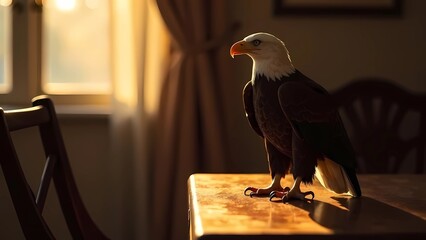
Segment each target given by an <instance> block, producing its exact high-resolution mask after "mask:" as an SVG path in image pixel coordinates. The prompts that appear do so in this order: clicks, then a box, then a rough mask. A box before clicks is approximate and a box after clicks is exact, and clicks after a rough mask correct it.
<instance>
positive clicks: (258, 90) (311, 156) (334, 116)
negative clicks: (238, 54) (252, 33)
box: [244, 71, 341, 183]
mask: <svg viewBox="0 0 426 240" xmlns="http://www.w3.org/2000/svg"><path fill="white" fill-rule="evenodd" d="M288 83H291V84H292V83H296V84H298V85H302V86H304V87H306V88H307V89H310V90H311V91H312V92H314V93H315V95H311V94H309V95H306V96H297V95H298V94H301V95H303V94H304V92H290V93H287V95H291V96H288V99H290V100H291V101H289V102H283V101H284V99H283V97H282V96H280V94H279V93H280V91H281V92H282V89H283V88H284V87H283V85H287V86H290V84H288ZM312 96H314V98H318V97H321V98H322V99H321V100H322V101H324V99H326V100H325V101H326V102H327V103H330V102H331V101H330V100H329V98H330V96H329V94H328V93H327V91H326V90H325V89H323V88H322V87H321V86H320V85H318V84H317V83H315V82H314V81H312V80H311V79H309V78H308V77H306V76H304V75H303V74H302V73H301V72H299V71H296V72H295V73H293V74H291V75H290V76H288V77H282V78H281V79H275V80H271V79H267V78H266V77H264V76H263V75H262V76H259V75H258V76H256V78H255V80H254V83H253V82H252V81H250V82H249V83H248V84H247V85H246V87H245V89H244V101H245V105H246V106H245V107H246V113H247V117H248V118H249V121H250V124H251V126H252V127H253V128H254V129H255V131H256V132H257V133H258V134H259V135H260V136H261V137H263V138H264V141H265V147H266V151H267V153H268V161H269V168H270V173H271V175H272V177H273V176H274V175H275V173H280V174H282V175H285V174H287V173H288V172H289V170H290V168H291V167H293V168H292V172H293V175H294V177H298V176H300V177H302V178H303V182H305V183H310V182H312V179H313V177H314V174H315V166H316V165H317V160H318V159H321V158H322V157H323V156H326V155H327V153H326V152H324V151H322V150H323V149H316V148H315V147H314V146H311V145H310V144H309V143H307V142H306V141H304V139H302V137H300V133H299V134H297V133H296V131H295V129H294V128H295V126H294V125H295V124H294V123H293V124H292V123H291V122H290V121H289V120H288V119H294V120H296V122H300V123H303V122H306V123H313V122H316V121H321V122H326V123H327V124H329V125H330V126H335V128H336V129H338V128H339V127H340V126H341V125H340V118H339V116H338V113H337V111H336V110H335V109H334V110H333V109H332V108H330V106H331V104H327V105H324V106H317V109H316V110H320V111H310V109H307V108H304V103H305V102H309V101H312V100H314V99H309V98H311V97H312ZM294 99H301V100H302V101H300V102H294V101H293V100H294ZM303 100H305V101H303ZM295 104H296V105H295ZM298 105H299V106H298ZM324 107H325V108H327V109H321V108H324ZM285 112H286V113H287V114H291V116H286V113H285ZM318 113H320V114H318ZM299 115H300V116H299ZM294 158H297V161H293V159H294Z"/></svg>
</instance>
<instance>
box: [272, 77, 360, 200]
mask: <svg viewBox="0 0 426 240" xmlns="http://www.w3.org/2000/svg"><path fill="white" fill-rule="evenodd" d="M278 96H279V101H280V105H281V109H282V111H283V112H284V114H285V116H286V118H287V120H288V121H289V122H290V124H291V126H292V128H293V131H294V133H295V134H296V137H297V138H298V139H300V141H299V142H300V144H301V145H305V146H307V147H309V148H310V149H309V151H314V152H316V153H317V156H318V162H317V163H318V165H317V167H316V174H315V176H316V177H317V178H318V180H319V181H320V182H321V183H322V184H323V185H324V186H325V187H326V188H328V189H330V190H333V191H335V192H337V193H346V192H350V193H351V194H352V195H353V196H360V195H361V189H360V187H359V183H358V180H357V177H356V174H355V166H356V160H355V154H354V152H353V150H352V145H351V143H350V141H349V139H348V137H347V134H346V130H345V128H344V126H343V124H342V121H341V119H340V116H339V114H338V112H337V108H336V107H335V105H334V104H333V101H332V99H331V96H330V95H329V94H328V93H327V91H325V90H324V89H323V88H322V87H320V86H319V85H318V84H316V83H314V82H313V81H291V82H287V83H284V84H283V85H282V86H281V87H280V88H279V92H278ZM293 142H294V141H293ZM296 143H298V142H297V141H296ZM301 147H303V146H301ZM297 148H298V146H293V149H297ZM307 151H308V149H307ZM294 158H297V156H294ZM302 160H303V159H302ZM293 161H298V159H294V160H293ZM308 162H312V161H308ZM295 165H296V163H295ZM301 167H304V166H301ZM308 167H309V166H308ZM310 167H313V166H310Z"/></svg>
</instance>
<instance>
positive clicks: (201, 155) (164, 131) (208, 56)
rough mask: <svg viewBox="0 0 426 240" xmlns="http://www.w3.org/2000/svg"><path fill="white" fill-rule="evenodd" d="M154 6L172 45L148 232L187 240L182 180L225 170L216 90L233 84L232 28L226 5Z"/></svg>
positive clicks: (168, 1) (219, 0)
mask: <svg viewBox="0 0 426 240" xmlns="http://www.w3.org/2000/svg"><path fill="white" fill-rule="evenodd" d="M157 4H158V8H159V10H160V13H161V16H162V17H163V20H164V22H165V24H166V26H167V28H168V30H169V31H170V34H171V37H172V39H173V41H172V42H171V45H170V63H169V65H168V66H164V69H165V70H166V71H167V76H166V77H165V80H164V83H163V87H162V92H161V99H160V108H159V115H158V119H157V121H156V129H157V132H156V142H155V153H156V154H155V158H154V160H155V161H154V162H153V163H152V168H151V169H152V173H151V174H152V175H151V179H152V185H151V187H153V190H152V191H151V192H152V199H151V201H152V202H151V204H152V208H150V209H151V212H150V217H151V218H152V224H153V225H152V227H151V228H150V229H151V230H152V231H153V236H155V239H160V240H170V239H187V238H188V212H187V210H188V202H187V185H186V181H187V179H188V177H189V176H190V175H191V174H192V173H196V172H224V171H226V163H225V161H226V156H227V152H228V150H227V146H228V144H227V142H226V141H227V137H226V132H225V126H224V125H225V123H224V121H225V119H224V118H223V114H224V109H223V105H224V104H225V103H224V102H222V99H223V97H222V96H221V91H220V89H221V88H223V87H224V86H223V85H222V84H226V82H227V81H231V80H230V79H229V77H228V74H226V73H227V70H226V69H227V66H226V63H227V62H229V59H230V57H229V42H230V41H231V37H232V33H233V32H234V31H235V30H236V28H237V25H236V24H230V23H229V21H228V18H227V16H226V10H227V9H226V6H227V1H226V0H210V1H205V0H203V1H200V0H187V1H181V0H157Z"/></svg>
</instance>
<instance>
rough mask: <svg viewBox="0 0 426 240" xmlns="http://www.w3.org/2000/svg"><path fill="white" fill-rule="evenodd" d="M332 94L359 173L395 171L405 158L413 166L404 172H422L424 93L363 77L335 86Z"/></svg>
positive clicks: (425, 115) (425, 142)
mask: <svg viewBox="0 0 426 240" xmlns="http://www.w3.org/2000/svg"><path fill="white" fill-rule="evenodd" d="M333 97H334V98H335V101H336V103H337V104H338V105H339V110H340V113H341V115H342V118H343V121H344V124H345V126H346V127H347V129H348V132H349V137H350V139H351V141H352V144H353V146H354V149H355V152H356V154H357V157H358V168H359V172H360V173H398V172H400V170H401V168H402V166H403V164H404V161H408V159H409V158H410V159H411V160H413V162H414V163H413V164H412V165H414V166H412V168H411V169H412V171H411V170H409V171H408V172H411V173H422V172H424V163H425V161H426V153H425V145H426V95H424V94H423V95H422V94H412V93H410V92H408V91H406V90H404V89H402V88H400V87H399V86H397V85H395V84H392V83H391V82H389V81H386V80H384V79H376V78H365V79H359V80H356V81H354V82H352V83H350V84H349V85H347V86H345V87H343V88H341V89H339V90H338V91H336V92H334V93H333ZM407 133H411V136H407V135H410V134H407ZM406 172H407V171H406Z"/></svg>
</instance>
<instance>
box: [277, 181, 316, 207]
mask: <svg viewBox="0 0 426 240" xmlns="http://www.w3.org/2000/svg"><path fill="white" fill-rule="evenodd" d="M301 182H302V178H301V177H297V178H296V180H295V181H294V184H293V187H291V189H290V191H287V192H280V191H274V192H272V193H271V195H270V198H269V200H272V198H274V197H277V198H281V200H282V201H283V202H284V203H285V202H288V201H290V200H292V199H298V200H313V199H314V197H315V194H314V193H313V192H312V191H307V192H302V191H300V183H301ZM308 195H311V196H312V198H311V199H309V198H306V196H308Z"/></svg>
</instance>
